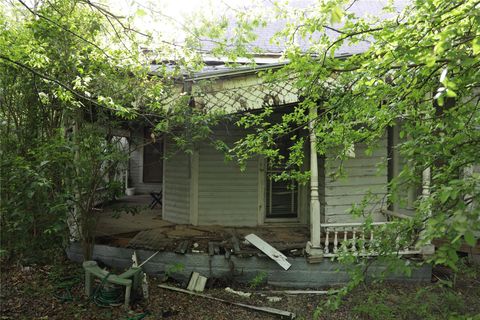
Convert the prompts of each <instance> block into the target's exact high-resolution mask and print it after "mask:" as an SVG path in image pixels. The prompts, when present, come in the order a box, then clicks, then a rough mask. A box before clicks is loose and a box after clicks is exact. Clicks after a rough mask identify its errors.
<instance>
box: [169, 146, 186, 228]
mask: <svg viewBox="0 0 480 320" xmlns="http://www.w3.org/2000/svg"><path fill="white" fill-rule="evenodd" d="M165 149H166V151H167V152H166V160H165V162H164V166H165V169H164V170H165V171H164V177H165V178H164V179H165V181H164V188H163V206H164V208H163V218H164V219H165V220H168V221H171V222H175V223H189V215H190V159H189V156H188V155H187V154H185V153H184V152H183V151H179V150H176V147H175V144H174V143H173V142H172V141H168V140H167V141H166V148H165Z"/></svg>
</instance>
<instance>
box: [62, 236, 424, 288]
mask: <svg viewBox="0 0 480 320" xmlns="http://www.w3.org/2000/svg"><path fill="white" fill-rule="evenodd" d="M135 251H136V253H137V256H138V258H139V262H140V263H141V262H142V261H144V260H146V259H147V258H148V257H150V256H151V255H152V254H153V253H154V251H148V250H135ZM132 254H133V249H126V248H117V247H111V246H106V245H95V247H94V250H93V259H94V260H97V261H101V262H103V263H104V264H106V265H107V266H109V267H112V268H128V267H130V266H131V265H132V261H131V257H132ZM67 255H68V257H69V258H70V259H71V260H73V261H76V262H81V261H83V256H82V250H81V246H80V245H79V244H78V243H73V244H71V246H70V247H69V248H68V249H67ZM288 261H289V262H290V263H291V264H292V266H291V268H290V269H289V270H287V271H285V270H283V269H282V268H281V267H280V266H279V265H278V264H277V263H275V262H274V261H273V260H271V259H270V258H268V257H256V256H253V257H236V256H234V255H232V256H230V258H229V259H226V258H225V257H224V256H222V255H214V256H209V255H208V254H203V253H198V254H197V253H187V254H176V253H173V252H160V253H159V254H157V255H156V256H155V257H154V258H152V259H151V260H150V261H149V262H148V263H146V264H145V265H144V266H143V267H142V268H143V270H144V271H145V272H146V273H147V274H151V275H161V274H165V272H167V273H170V276H171V277H173V278H175V279H177V280H180V281H187V280H188V278H189V277H190V274H191V273H192V272H193V271H196V272H198V273H200V274H201V275H204V276H206V277H216V278H230V279H234V280H235V281H238V282H245V283H248V282H249V281H251V280H252V279H253V278H255V277H256V276H258V275H259V274H261V273H265V274H266V279H267V281H268V283H269V284H270V285H274V286H281V287H285V288H298V289H301V288H311V289H313V288H322V287H328V286H334V285H340V284H344V283H346V282H348V280H349V275H348V273H347V272H346V271H345V269H344V268H343V266H342V265H340V264H339V263H337V262H332V261H331V260H329V259H324V260H323V261H322V262H321V263H317V264H311V263H308V262H307V260H306V258H305V257H295V258H293V257H289V258H288ZM179 265H181V266H182V267H183V270H181V271H180V270H178V269H179V268H178V266H179ZM176 266H177V267H176ZM384 269H385V267H384V266H381V265H379V264H373V265H372V266H371V267H370V268H369V272H368V275H369V276H370V277H372V278H373V277H375V276H376V275H379V274H380V273H381V272H382V271H383V270H384ZM431 274H432V268H431V266H430V265H424V266H422V267H421V268H418V269H416V270H414V271H413V272H412V275H411V277H406V276H404V275H394V274H393V275H390V276H389V277H388V278H387V279H388V280H396V281H408V282H430V280H431Z"/></svg>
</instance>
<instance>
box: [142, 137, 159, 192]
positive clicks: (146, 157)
mask: <svg viewBox="0 0 480 320" xmlns="http://www.w3.org/2000/svg"><path fill="white" fill-rule="evenodd" d="M144 137H145V139H144V141H145V145H144V147H143V182H150V183H158V182H162V178H163V138H162V137H157V136H154V135H153V134H152V133H151V130H149V129H145V135H144Z"/></svg>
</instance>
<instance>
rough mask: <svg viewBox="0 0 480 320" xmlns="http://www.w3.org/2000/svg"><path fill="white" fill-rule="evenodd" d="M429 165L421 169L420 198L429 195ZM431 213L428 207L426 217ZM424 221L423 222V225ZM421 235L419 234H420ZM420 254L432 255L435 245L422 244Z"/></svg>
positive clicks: (425, 197) (430, 173)
mask: <svg viewBox="0 0 480 320" xmlns="http://www.w3.org/2000/svg"><path fill="white" fill-rule="evenodd" d="M431 175H432V172H431V167H428V168H425V169H424V170H423V171H422V198H423V199H427V198H429V197H430V183H431ZM431 215H432V211H431V209H429V212H428V217H430V216H431ZM425 224H426V222H424V225H425ZM420 236H421V235H420ZM420 250H421V252H422V255H423V256H424V257H426V256H429V255H432V254H434V253H435V246H434V245H433V244H431V243H430V241H429V242H427V243H426V244H424V245H423V247H422V248H420Z"/></svg>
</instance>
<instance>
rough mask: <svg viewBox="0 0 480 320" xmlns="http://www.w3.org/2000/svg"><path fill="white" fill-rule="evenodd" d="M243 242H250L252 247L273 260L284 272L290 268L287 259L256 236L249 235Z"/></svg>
mask: <svg viewBox="0 0 480 320" xmlns="http://www.w3.org/2000/svg"><path fill="white" fill-rule="evenodd" d="M245 240H247V241H248V242H250V243H251V244H252V245H254V246H255V247H257V248H258V249H260V251H262V252H263V253H265V254H266V255H267V256H268V257H270V259H272V260H274V261H275V262H276V263H278V264H279V265H280V266H281V267H282V268H283V269H284V270H288V269H290V267H291V266H292V265H291V264H290V263H289V262H288V261H287V257H286V256H285V255H284V254H283V253H281V252H280V251H278V250H277V249H275V248H274V247H272V246H271V245H270V244H268V243H267V242H265V241H264V240H262V239H261V238H260V237H258V236H257V235H255V234H253V233H251V234H249V235H246V236H245Z"/></svg>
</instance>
